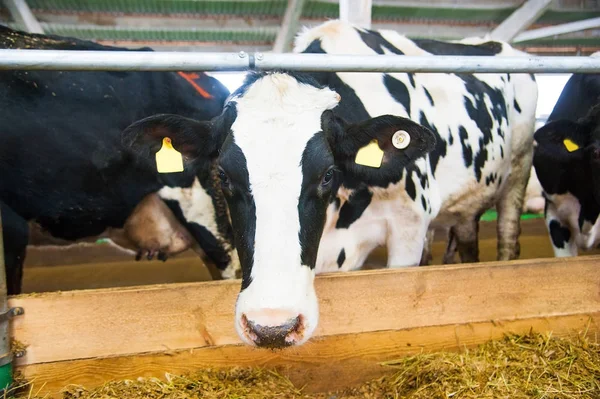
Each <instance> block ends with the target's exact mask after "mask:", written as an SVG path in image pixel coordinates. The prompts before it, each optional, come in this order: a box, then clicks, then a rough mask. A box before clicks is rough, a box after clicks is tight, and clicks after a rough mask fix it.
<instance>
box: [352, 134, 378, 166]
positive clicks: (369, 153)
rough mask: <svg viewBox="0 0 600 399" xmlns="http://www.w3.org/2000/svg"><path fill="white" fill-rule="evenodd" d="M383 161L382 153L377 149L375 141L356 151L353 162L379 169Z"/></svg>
mask: <svg viewBox="0 0 600 399" xmlns="http://www.w3.org/2000/svg"><path fill="white" fill-rule="evenodd" d="M382 161H383V151H382V150H381V148H379V145H378V144H377V140H371V142H370V143H369V144H367V145H366V146H364V147H363V148H361V149H360V150H358V152H357V153H356V158H355V159H354V162H355V163H357V164H358V165H364V166H370V167H371V168H379V167H380V166H381V162H382Z"/></svg>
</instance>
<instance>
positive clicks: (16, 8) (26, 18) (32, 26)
mask: <svg viewBox="0 0 600 399" xmlns="http://www.w3.org/2000/svg"><path fill="white" fill-rule="evenodd" d="M4 4H5V5H6V8H8V11H10V15H11V16H12V17H13V19H14V20H15V22H18V23H21V24H23V25H25V29H26V30H27V32H29V33H44V29H42V26H41V25H40V23H39V22H38V20H37V19H36V18H35V15H33V13H32V12H31V9H30V8H29V6H28V5H27V2H26V1H25V0H4Z"/></svg>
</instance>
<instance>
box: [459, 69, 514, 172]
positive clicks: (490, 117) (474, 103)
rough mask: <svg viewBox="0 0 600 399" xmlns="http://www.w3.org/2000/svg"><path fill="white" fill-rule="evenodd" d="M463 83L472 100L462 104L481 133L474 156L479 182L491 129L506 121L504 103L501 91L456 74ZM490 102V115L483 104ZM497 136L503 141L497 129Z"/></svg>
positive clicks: (502, 133)
mask: <svg viewBox="0 0 600 399" xmlns="http://www.w3.org/2000/svg"><path fill="white" fill-rule="evenodd" d="M457 76H459V77H460V78H461V79H462V80H463V82H464V83H465V88H466V90H467V92H468V93H471V95H472V96H473V100H471V99H470V98H468V97H464V104H465V108H466V110H467V113H468V115H469V117H470V118H471V119H472V120H473V121H474V122H475V123H476V124H477V127H478V128H479V130H481V132H482V133H483V135H482V137H481V138H480V139H479V152H477V154H475V158H474V159H475V163H474V165H475V177H476V178H477V181H481V170H482V169H483V167H484V166H485V163H486V161H487V159H488V150H487V148H486V146H487V145H488V144H489V143H490V142H493V141H494V133H493V132H492V127H493V124H494V122H496V124H497V126H500V125H501V123H502V120H507V112H506V102H505V98H504V95H503V94H502V91H501V90H499V89H494V88H492V87H491V86H489V85H488V84H487V83H485V82H482V81H480V80H479V79H477V78H475V77H474V76H473V75H466V74H457ZM486 96H487V97H488V98H489V100H490V102H491V113H490V110H488V107H487V105H486V103H485V97H486ZM497 134H498V136H499V137H500V138H501V139H504V132H503V131H502V130H501V129H499V128H498V129H497Z"/></svg>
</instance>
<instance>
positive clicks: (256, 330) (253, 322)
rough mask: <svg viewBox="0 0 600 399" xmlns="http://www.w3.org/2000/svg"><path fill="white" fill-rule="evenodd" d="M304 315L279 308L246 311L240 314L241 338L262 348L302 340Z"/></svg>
mask: <svg viewBox="0 0 600 399" xmlns="http://www.w3.org/2000/svg"><path fill="white" fill-rule="evenodd" d="M304 324H305V323H304V316H303V315H301V314H298V313H296V312H290V311H285V310H280V309H264V310H262V311H255V312H247V313H243V314H242V316H241V327H242V334H243V336H242V338H244V339H245V340H246V341H248V343H251V344H253V345H256V346H259V347H262V348H272V349H276V348H284V347H286V346H292V345H297V344H299V343H301V342H303V341H304V333H305V329H304Z"/></svg>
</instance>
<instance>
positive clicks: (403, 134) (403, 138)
mask: <svg viewBox="0 0 600 399" xmlns="http://www.w3.org/2000/svg"><path fill="white" fill-rule="evenodd" d="M409 144H410V134H408V132H407V131H405V130H398V131H397V132H396V133H394V135H393V136H392V145H393V146H394V147H396V148H397V149H399V150H403V149H405V148H406V147H408V145H409Z"/></svg>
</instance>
